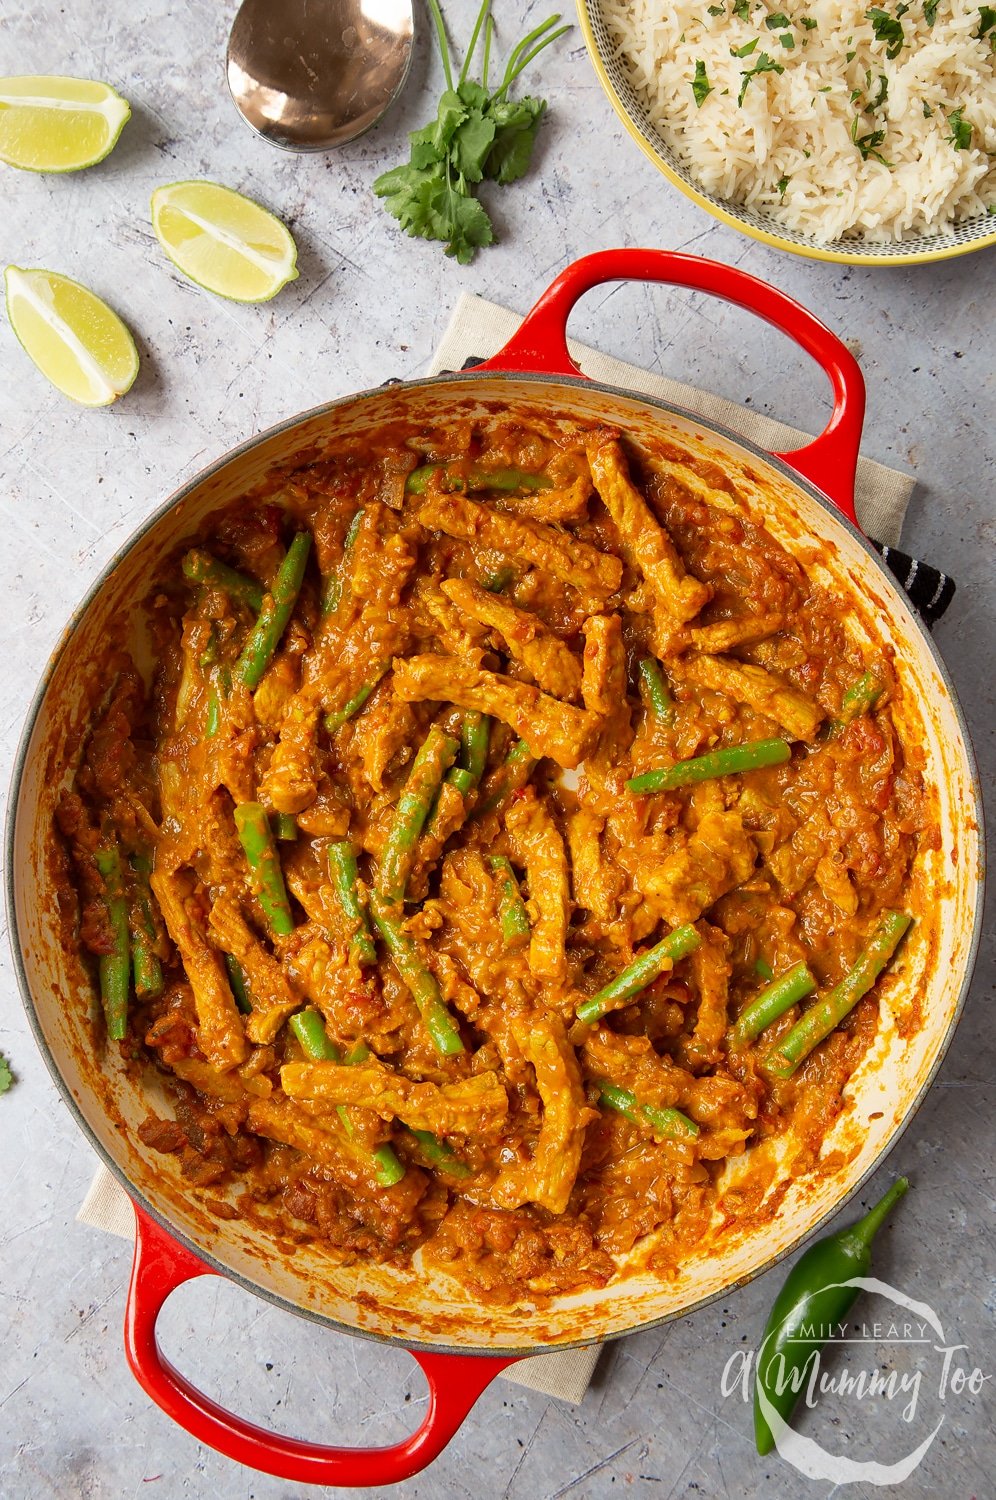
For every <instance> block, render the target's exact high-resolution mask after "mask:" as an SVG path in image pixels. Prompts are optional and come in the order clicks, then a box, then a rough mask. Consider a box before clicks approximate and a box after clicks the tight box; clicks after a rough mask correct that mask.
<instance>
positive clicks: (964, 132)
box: [945, 106, 972, 151]
mask: <svg viewBox="0 0 996 1500" xmlns="http://www.w3.org/2000/svg"><path fill="white" fill-rule="evenodd" d="M948 124H949V125H950V126H951V134H950V135H948V136H945V140H948V141H950V142H951V144H952V145H953V146H954V148H955V150H956V151H968V150H970V149H971V145H972V124H971V121H969V120H963V119H962V106H959V108H958V109H953V110H952V111H951V113H950V114H949V115H948Z"/></svg>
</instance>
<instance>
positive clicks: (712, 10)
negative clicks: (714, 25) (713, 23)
mask: <svg viewBox="0 0 996 1500" xmlns="http://www.w3.org/2000/svg"><path fill="white" fill-rule="evenodd" d="M707 9H708V14H709V15H710V16H723V15H725V14H726V6H725V5H710V6H708V7H707Z"/></svg>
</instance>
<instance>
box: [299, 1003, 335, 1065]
mask: <svg viewBox="0 0 996 1500" xmlns="http://www.w3.org/2000/svg"><path fill="white" fill-rule="evenodd" d="M290 1029H291V1031H293V1033H294V1035H295V1036H296V1037H297V1039H298V1041H299V1042H300V1043H301V1051H302V1052H303V1053H304V1055H305V1057H306V1058H307V1059H308V1061H309V1062H335V1063H337V1062H341V1061H342V1055H341V1053H340V1051H339V1048H338V1047H337V1046H336V1044H335V1042H333V1040H332V1038H331V1037H330V1036H329V1034H328V1032H327V1031H326V1030H325V1022H324V1021H323V1020H322V1018H321V1016H320V1015H319V1014H318V1012H317V1010H299V1011H298V1012H297V1014H296V1015H293V1016H291V1018H290Z"/></svg>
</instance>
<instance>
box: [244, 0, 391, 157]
mask: <svg viewBox="0 0 996 1500" xmlns="http://www.w3.org/2000/svg"><path fill="white" fill-rule="evenodd" d="M413 37H414V16H413V12H412V0H281V3H280V4H279V5H276V4H274V3H273V0H243V4H242V7H241V9H240V10H239V13H238V15H237V16H236V17H235V24H234V25H233V26H232V32H231V36H230V37H229V41H228V63H227V68H228V87H229V89H230V90H231V94H232V98H233V99H234V100H235V105H236V108H237V109H238V111H239V113H240V114H241V115H242V118H243V119H244V120H245V121H246V123H247V124H249V125H251V126H252V128H253V130H255V131H257V132H258V134H260V135H261V136H263V138H264V139H265V140H268V141H272V142H273V144H274V145H275V146H282V147H284V149H285V150H287V151H329V150H331V149H332V148H333V147H334V146H343V145H345V144H346V142H347V141H352V140H355V139H356V137H357V136H359V135H362V134H363V133H364V131H366V130H369V129H370V128H371V127H372V126H373V125H376V124H377V122H378V120H380V119H381V118H382V117H383V115H384V114H385V113H386V112H387V110H388V109H390V107H391V105H392V104H393V103H394V101H395V99H396V98H397V96H398V94H399V93H400V92H401V90H402V88H403V87H404V84H405V80H406V78H407V77H408V69H409V67H410V66H411V60H412V42H413Z"/></svg>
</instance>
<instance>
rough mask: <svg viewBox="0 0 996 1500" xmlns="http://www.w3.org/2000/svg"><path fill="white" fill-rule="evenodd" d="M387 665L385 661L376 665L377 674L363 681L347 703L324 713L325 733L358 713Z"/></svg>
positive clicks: (329, 732)
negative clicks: (367, 680)
mask: <svg viewBox="0 0 996 1500" xmlns="http://www.w3.org/2000/svg"><path fill="white" fill-rule="evenodd" d="M389 666H390V662H386V661H385V662H384V663H383V664H382V665H381V666H379V667H377V669H376V674H377V675H376V676H375V677H371V679H370V681H369V682H365V683H364V684H363V686H362V687H361V688H360V689H359V691H358V692H356V693H354V694H353V696H352V698H350V700H349V702H348V703H344V704H343V705H342V707H341V708H337V709H334V710H333V711H332V713H329V714H326V715H325V718H324V719H323V720H322V722H323V724H324V725H325V732H326V734H335V732H336V730H337V729H341V728H342V726H343V725H344V724H346V723H348V721H349V720H350V719H351V718H353V716H354V715H355V714H358V713H359V711H360V709H361V708H362V707H363V705H364V703H366V701H367V699H368V698H369V697H370V694H371V693H372V692H373V690H374V688H375V687H376V686H377V684H378V682H380V680H381V678H382V677H383V676H384V673H385V672H386V671H387V669H388V667H389Z"/></svg>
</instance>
